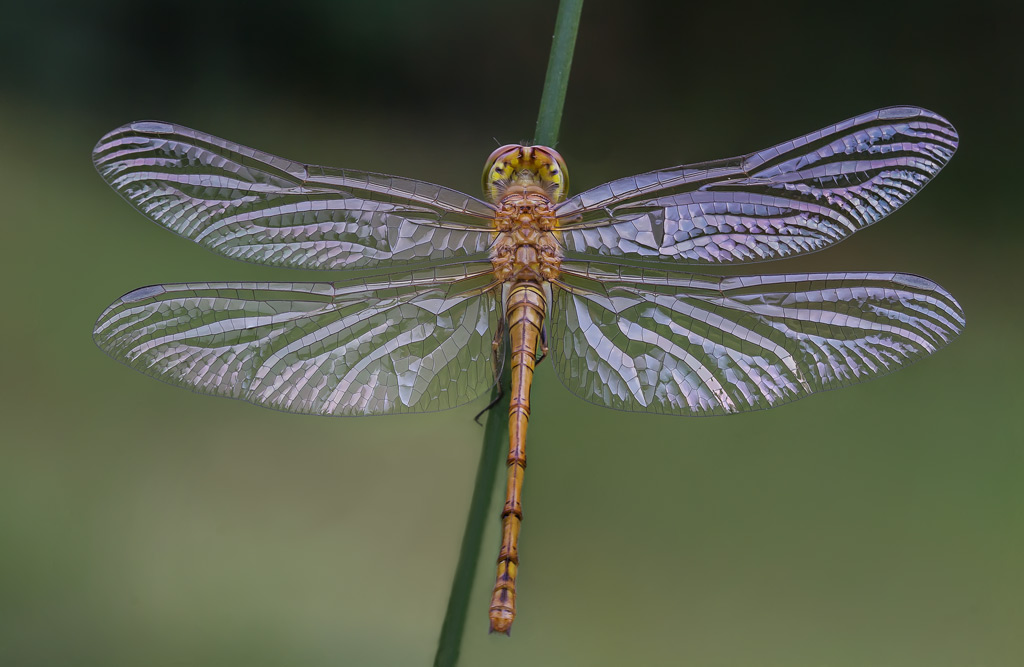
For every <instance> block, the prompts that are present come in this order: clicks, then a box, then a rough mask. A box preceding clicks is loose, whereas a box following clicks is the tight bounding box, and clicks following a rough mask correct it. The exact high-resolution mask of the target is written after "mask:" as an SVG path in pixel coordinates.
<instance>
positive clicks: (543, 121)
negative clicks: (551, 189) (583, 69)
mask: <svg viewBox="0 0 1024 667" xmlns="http://www.w3.org/2000/svg"><path fill="white" fill-rule="evenodd" d="M582 11H583V0H562V1H561V2H560V3H559V4H558V18H556V19H555V35H554V38H553V40H552V43H551V56H550V57H549V58H548V71H547V74H546V75H545V77H544V92H543V94H542V95H541V98H540V113H538V114H537V132H536V133H535V134H534V136H533V140H534V142H535V143H537V144H540V145H541V146H551V147H554V145H555V144H556V143H557V142H558V128H559V127H560V126H561V124H562V107H563V106H565V90H566V88H568V86H569V68H570V67H571V66H572V52H573V49H574V48H575V47H576V32H577V30H578V29H579V27H580V12H582Z"/></svg>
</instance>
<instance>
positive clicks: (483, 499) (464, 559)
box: [434, 355, 512, 667]
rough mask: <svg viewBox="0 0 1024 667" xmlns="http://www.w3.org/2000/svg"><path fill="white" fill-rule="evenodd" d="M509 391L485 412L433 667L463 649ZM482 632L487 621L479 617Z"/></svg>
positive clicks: (448, 663) (447, 665) (446, 665)
mask: <svg viewBox="0 0 1024 667" xmlns="http://www.w3.org/2000/svg"><path fill="white" fill-rule="evenodd" d="M510 365H511V364H509V363H508V358H507V355H506V359H505V362H504V364H503V366H502V368H503V369H504V370H503V372H502V374H501V379H500V380H499V384H496V385H494V391H492V392H491V401H492V402H493V401H494V400H496V399H497V398H498V391H499V390H498V387H499V386H501V387H508V386H509V385H510V384H511V381H512V380H511V376H510V372H509V367H510ZM510 398H511V392H510V391H505V392H504V396H503V397H501V400H499V401H498V402H497V403H495V405H494V407H492V408H491V410H490V412H488V413H487V425H486V426H485V427H484V445H483V449H481V450H480V462H479V463H478V464H477V468H476V483H475V484H474V486H473V499H472V500H471V501H470V504H469V516H467V517H466V530H465V532H463V534H462V547H461V548H460V549H459V563H458V565H456V566H455V579H454V580H453V581H452V590H451V593H450V594H449V595H448V609H447V610H445V614H444V623H443V624H442V625H441V637H440V639H439V640H438V645H437V655H435V656H434V667H452V666H453V665H455V664H456V663H457V662H458V660H459V649H460V647H461V646H462V633H463V631H464V630H465V628H466V616H467V615H468V609H469V599H470V593H471V592H472V588H473V576H474V575H475V574H476V571H477V569H478V568H477V564H478V563H479V561H480V547H481V545H482V544H483V534H484V527H485V526H486V525H487V517H488V515H489V514H490V509H491V498H492V497H493V495H494V485H495V480H496V479H497V478H498V477H499V476H500V475H499V473H500V471H501V470H502V469H503V468H504V467H505V465H504V464H505V459H504V457H502V456H501V454H502V453H503V452H504V450H505V449H506V447H505V446H503V445H504V443H505V440H506V438H507V437H508V403H509V399H510ZM479 620H480V629H481V631H482V630H483V629H484V627H485V623H486V620H485V619H484V618H483V616H481V617H480V619H479Z"/></svg>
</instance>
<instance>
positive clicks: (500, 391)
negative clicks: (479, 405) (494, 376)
mask: <svg viewBox="0 0 1024 667" xmlns="http://www.w3.org/2000/svg"><path fill="white" fill-rule="evenodd" d="M503 398H505V388H504V387H502V386H501V382H498V395H497V396H495V397H494V400H493V401H491V402H490V403H488V404H487V407H485V408H484V409H483V410H481V411H480V412H478V413H476V417H473V421H475V422H476V423H477V424H480V417H482V416H483V415H484V413H485V412H490V411H491V408H493V407H494V406H495V405H497V404H498V403H500V402H501V399H503ZM480 426H483V424H480Z"/></svg>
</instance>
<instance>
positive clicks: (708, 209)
mask: <svg viewBox="0 0 1024 667" xmlns="http://www.w3.org/2000/svg"><path fill="white" fill-rule="evenodd" d="M956 146H957V134H956V130H954V129H953V126H952V125H950V124H949V121H947V120H946V119H944V118H942V117H941V116H938V115H936V114H934V113H932V112H930V111H926V110H924V109H918V108H916V107H892V108H888V109H879V110H878V111H872V112H870V113H866V114H863V115H861V116H857V117H856V118H851V119H849V120H846V121H843V122H842V123H838V124H837V125H833V126H831V127H826V128H824V129H822V130H819V131H818V132H812V133H811V134H808V135H807V136H804V137H800V138H799V139H794V140H792V141H787V142H785V143H782V144H779V145H778V146H774V147H772V148H769V149H766V150H763V151H759V152H757V153H751V154H750V155H745V156H742V157H737V158H732V159H728V160H720V161H718V162H708V163H704V164H696V165H689V166H683V167H674V168H671V169H663V170H660V171H652V172H649V173H646V174H640V175H639V176H630V177H629V178H623V179H619V180H617V181H612V182H610V183H606V184H604V185H601V186H599V187H596V188H594V189H592V190H588V191H586V192H583V193H581V194H579V195H576V196H575V197H573V198H571V199H569V200H567V201H566V202H564V203H563V204H561V205H560V206H559V207H558V209H557V214H558V216H559V217H560V219H561V220H562V222H561V224H562V226H563V227H564V232H563V238H564V244H565V247H566V250H567V251H568V252H569V253H577V254H582V253H586V254H590V255H595V254H596V255H601V256H609V257H625V258H633V259H644V258H647V259H655V260H656V259H663V260H676V261H682V262H686V263H699V264H724V263H730V262H740V261H760V260H768V259H777V258H780V257H788V256H791V255H797V254H802V253H808V252H814V251H816V250H820V249H822V248H825V247H827V246H829V245H832V244H834V243H837V242H839V241H841V240H843V239H844V238H846V237H847V236H849V235H851V234H853V233H854V232H856V231H858V230H860V229H863V228H864V227H867V226H868V225H871V224H873V223H875V222H878V221H879V220H881V219H882V218H884V217H885V216H887V215H889V214H890V213H892V212H893V211H895V210H896V209H898V208H899V207H900V206H902V205H903V204H905V203H906V202H907V201H908V200H909V199H910V198H911V197H913V196H914V195H915V194H917V192H918V191H919V190H921V188H923V187H924V186H925V184H926V183H927V182H928V181H929V180H930V179H931V178H932V177H933V176H935V174H936V173H938V171H939V170H940V169H942V167H943V166H944V165H945V164H946V163H947V162H948V161H949V159H950V158H951V157H952V156H953V152H954V151H955V150H956Z"/></svg>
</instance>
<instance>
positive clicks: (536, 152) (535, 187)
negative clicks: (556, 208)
mask: <svg viewBox="0 0 1024 667" xmlns="http://www.w3.org/2000/svg"><path fill="white" fill-rule="evenodd" d="M483 185H484V192H485V193H486V194H487V196H488V197H490V199H491V201H492V202H494V203H498V202H499V201H501V200H502V199H504V198H505V197H506V196H507V195H509V194H513V193H515V192H516V191H520V192H528V191H531V190H532V191H535V192H536V191H540V192H543V193H544V194H545V195H547V196H548V197H549V198H550V199H551V201H554V202H558V201H562V200H563V199H565V195H566V193H567V192H568V191H569V172H568V171H566V169H565V161H564V160H563V159H562V156H561V155H559V154H558V151H556V150H555V149H553V148H548V147H547V146H519V145H516V144H509V145H507V146H502V147H501V148H499V149H498V150H496V151H494V152H493V153H491V156H490V157H489V158H487V165H486V166H485V167H484V177H483Z"/></svg>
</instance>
